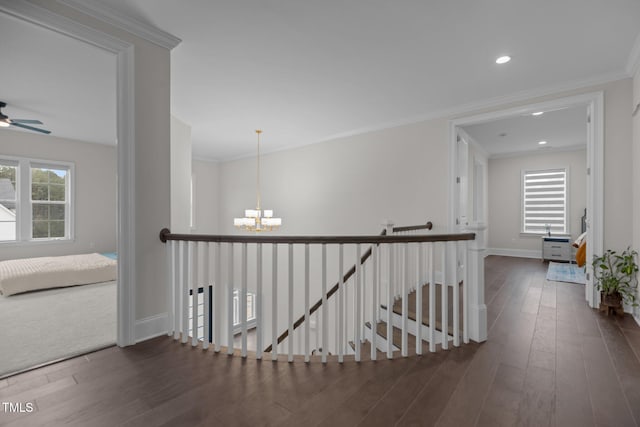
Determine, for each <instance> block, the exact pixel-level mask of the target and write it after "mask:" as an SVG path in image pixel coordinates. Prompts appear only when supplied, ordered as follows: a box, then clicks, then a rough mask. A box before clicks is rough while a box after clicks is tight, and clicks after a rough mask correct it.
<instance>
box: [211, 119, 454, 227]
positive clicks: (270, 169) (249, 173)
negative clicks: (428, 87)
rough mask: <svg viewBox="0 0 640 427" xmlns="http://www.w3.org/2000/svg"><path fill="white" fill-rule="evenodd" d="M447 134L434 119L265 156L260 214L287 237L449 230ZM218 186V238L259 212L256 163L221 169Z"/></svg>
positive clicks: (442, 124) (232, 164)
mask: <svg viewBox="0 0 640 427" xmlns="http://www.w3.org/2000/svg"><path fill="white" fill-rule="evenodd" d="M447 131H448V128H447V121H446V120H444V119H440V120H431V121H429V122H422V123H418V124H412V125H407V126H402V127H397V128H392V129H386V130H382V131H377V132H371V133H367V134H362V135H356V136H353V137H348V138H340V139H336V140H333V141H329V142H325V143H321V144H315V145H309V146H305V147H302V148H298V149H294V150H288V151H283V152H278V153H274V154H269V155H264V156H263V157H262V160H261V162H262V163H261V169H262V176H261V193H262V207H263V208H265V209H274V215H275V216H278V217H281V218H282V221H283V227H282V229H281V233H283V234H317V233H327V234H354V233H356V234H357V233H365V234H370V233H374V234H375V233H378V232H379V231H380V230H381V226H380V223H381V220H383V219H385V218H390V219H393V220H395V221H396V224H399V225H410V224H423V223H426V222H427V220H431V221H432V222H433V223H434V224H436V225H440V226H443V225H445V224H446V220H447V216H446V213H447V208H446V206H447V205H446V202H447V186H446V185H445V184H444V183H445V180H446V173H447V155H448V154H447ZM264 149H265V150H268V147H264ZM220 182H221V191H220V206H221V216H220V220H221V225H220V231H221V232H224V233H234V232H235V230H234V228H233V218H234V217H235V216H239V215H242V214H243V212H244V209H247V208H252V207H253V206H254V205H255V158H250V159H243V160H237V161H231V162H227V163H222V164H221V165H220Z"/></svg>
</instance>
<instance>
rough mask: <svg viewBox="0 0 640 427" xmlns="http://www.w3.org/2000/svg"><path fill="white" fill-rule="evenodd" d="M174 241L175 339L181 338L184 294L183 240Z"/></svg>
mask: <svg viewBox="0 0 640 427" xmlns="http://www.w3.org/2000/svg"><path fill="white" fill-rule="evenodd" d="M171 243H173V277H174V278H173V282H174V286H173V292H174V294H173V307H174V308H173V310H174V313H173V339H174V340H177V339H178V338H180V320H181V319H182V313H181V310H180V308H181V307H182V305H181V304H180V303H181V299H180V296H181V295H182V281H181V278H182V275H181V274H180V260H181V259H182V257H181V256H180V246H181V245H182V243H181V242H179V241H175V240H172V241H171Z"/></svg>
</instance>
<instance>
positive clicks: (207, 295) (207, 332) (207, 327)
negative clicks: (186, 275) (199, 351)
mask: <svg viewBox="0 0 640 427" xmlns="http://www.w3.org/2000/svg"><path fill="white" fill-rule="evenodd" d="M203 249H204V250H203V253H202V258H203V264H202V270H203V271H202V277H203V278H204V279H203V280H202V282H203V283H202V286H204V336H203V339H202V348H203V349H204V350H206V349H208V348H209V337H210V336H211V274H210V272H211V270H210V269H209V242H204V248H203Z"/></svg>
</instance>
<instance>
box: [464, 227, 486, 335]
mask: <svg viewBox="0 0 640 427" xmlns="http://www.w3.org/2000/svg"><path fill="white" fill-rule="evenodd" d="M485 229H486V226H485V225H484V223H473V224H469V225H468V226H467V227H466V231H468V232H470V233H475V235H476V238H475V239H474V240H471V241H469V245H468V248H469V251H468V256H467V262H468V263H469V268H468V270H467V277H468V278H469V287H468V290H467V292H468V298H469V301H468V303H469V338H471V339H472V340H473V341H476V342H482V341H486V340H487V306H486V305H485V303H484V256H485V250H486V248H485V242H484V230H485Z"/></svg>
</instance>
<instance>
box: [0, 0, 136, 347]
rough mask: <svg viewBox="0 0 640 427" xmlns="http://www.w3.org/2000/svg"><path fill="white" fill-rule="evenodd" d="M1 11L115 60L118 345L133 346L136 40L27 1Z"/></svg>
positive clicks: (5, 5)
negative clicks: (61, 35)
mask: <svg viewBox="0 0 640 427" xmlns="http://www.w3.org/2000/svg"><path fill="white" fill-rule="evenodd" d="M0 13H4V14H6V15H9V16H12V17H14V18H17V19H20V20H23V21H26V22H29V23H32V24H35V25H38V26H40V27H42V28H45V29H48V30H51V31H54V32H57V33H60V34H64V35H67V36H70V37H72V38H75V39H77V40H80V41H82V42H85V43H88V44H90V45H92V46H95V47H97V48H99V49H103V50H105V51H107V52H110V53H111V54H113V55H114V56H115V58H116V63H117V64H116V80H117V83H116V86H117V92H116V108H117V110H116V116H117V142H118V143H117V174H118V182H117V251H118V257H119V259H120V261H119V262H118V267H117V278H118V279H117V280H118V285H117V344H118V345H119V346H127V345H132V344H135V318H136V317H135V306H136V298H135V296H136V289H135V279H136V269H135V265H136V263H135V235H136V232H135V213H136V196H135V151H136V150H135V125H134V118H135V117H134V112H135V92H134V59H135V58H134V46H133V44H131V43H129V42H126V41H123V40H120V39H118V38H115V37H113V36H110V35H108V34H106V33H104V32H101V31H98V30H94V29H92V28H90V27H88V26H86V25H83V24H80V23H78V22H76V21H73V20H70V19H68V18H66V17H63V16H61V15H58V14H56V13H53V12H52V11H50V10H48V9H44V8H42V7H39V6H37V5H34V4H31V3H29V2H2V3H0Z"/></svg>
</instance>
